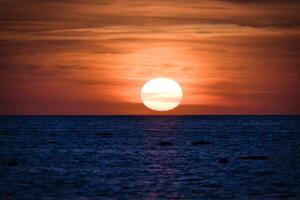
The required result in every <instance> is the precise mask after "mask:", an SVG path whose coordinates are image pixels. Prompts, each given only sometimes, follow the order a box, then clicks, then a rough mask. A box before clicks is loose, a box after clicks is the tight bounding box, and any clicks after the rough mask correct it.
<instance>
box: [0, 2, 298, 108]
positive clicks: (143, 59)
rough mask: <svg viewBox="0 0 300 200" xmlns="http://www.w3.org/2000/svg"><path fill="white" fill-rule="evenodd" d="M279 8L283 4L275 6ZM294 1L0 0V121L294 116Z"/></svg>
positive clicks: (295, 7) (295, 68)
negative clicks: (160, 103) (149, 94)
mask: <svg viewBox="0 0 300 200" xmlns="http://www.w3.org/2000/svg"><path fill="white" fill-rule="evenodd" d="M283 2H284V3H283ZM299 10H300V3H299V1H296V0H294V1H293V0H287V1H280V0H273V1H271V0H253V1H249V0H248V1H242V0H219V1H215V0H203V1H200V0H153V1H149V0H135V1H133V0H131V1H129V0H100V1H96V0H91V1H87V0H61V1H54V0H27V1H19V0H0V114H157V113H156V112H153V111H150V110H148V109H147V108H146V107H145V106H144V105H143V104H142V103H141V98H140V90H141V87H142V86H143V84H144V83H145V82H146V81H148V80H149V79H151V78H155V77H159V76H166V77H169V78H172V79H174V80H176V81H177V82H178V83H180V85H181V86H182V88H183V92H184V97H183V101H182V105H181V106H179V107H178V108H176V109H175V110H172V111H169V112H165V113H159V114H300V106H299V102H300V89H299V86H300V84H299V83H300V14H299Z"/></svg>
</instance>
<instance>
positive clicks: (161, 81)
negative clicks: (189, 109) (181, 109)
mask: <svg viewBox="0 0 300 200" xmlns="http://www.w3.org/2000/svg"><path fill="white" fill-rule="evenodd" d="M182 95H183V93H182V89H181V87H180V85H179V84H178V83H177V82H176V81H174V80H172V79H169V78H165V77H158V78H154V79H152V80H150V81H148V82H146V83H145V85H144V86H143V88H142V90H141V97H142V101H143V103H144V105H145V106H146V107H147V108H150V109H151V110H155V111H168V110H172V109H174V108H176V107H177V106H178V105H179V104H180V102H181V99H182Z"/></svg>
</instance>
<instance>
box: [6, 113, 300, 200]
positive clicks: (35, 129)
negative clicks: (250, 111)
mask: <svg viewBox="0 0 300 200" xmlns="http://www.w3.org/2000/svg"><path fill="white" fill-rule="evenodd" d="M0 199H1V200H6V199H13V200H14V199H17V200H18V199H26V200H27V199H28V200H34V199H42V200H43V199H44V200H49V199H70V200H97V199H104V200H106V199H133V200H138V199H222V200H223V199H224V200H227V199H228V200H232V199H246V200H247V199H300V116H268V115H266V116H264V115H262V116H2V117H0Z"/></svg>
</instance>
